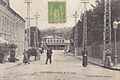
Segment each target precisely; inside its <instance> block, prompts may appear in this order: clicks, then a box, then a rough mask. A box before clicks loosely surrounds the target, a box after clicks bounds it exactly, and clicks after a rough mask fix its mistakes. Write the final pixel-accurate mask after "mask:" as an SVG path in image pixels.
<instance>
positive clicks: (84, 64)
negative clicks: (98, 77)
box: [82, 49, 88, 67]
mask: <svg viewBox="0 0 120 80" xmlns="http://www.w3.org/2000/svg"><path fill="white" fill-rule="evenodd" d="M82 56H83V62H82V66H83V67H87V65H88V64H87V56H88V52H87V50H86V49H85V50H84V51H82Z"/></svg>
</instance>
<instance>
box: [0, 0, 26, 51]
mask: <svg viewBox="0 0 120 80" xmlns="http://www.w3.org/2000/svg"><path fill="white" fill-rule="evenodd" d="M0 37H2V38H4V39H5V40H6V41H8V43H14V44H16V45H17V52H19V53H20V52H23V50H24V40H25V20H24V19H23V18H22V17H21V16H20V15H19V14H17V13H16V12H15V11H14V10H13V9H12V8H11V7H10V5H9V0H0Z"/></svg>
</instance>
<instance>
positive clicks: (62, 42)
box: [42, 36, 70, 50]
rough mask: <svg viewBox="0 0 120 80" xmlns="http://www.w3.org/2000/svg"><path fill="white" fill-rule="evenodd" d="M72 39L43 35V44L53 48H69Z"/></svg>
mask: <svg viewBox="0 0 120 80" xmlns="http://www.w3.org/2000/svg"><path fill="white" fill-rule="evenodd" d="M69 45H70V41H69V40H66V39H64V38H63V37H58V36H46V37H43V41H42V46H43V47H44V48H45V47H51V48H52V49H53V50H69Z"/></svg>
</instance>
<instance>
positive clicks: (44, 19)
mask: <svg viewBox="0 0 120 80" xmlns="http://www.w3.org/2000/svg"><path fill="white" fill-rule="evenodd" d="M48 1H66V5H67V6H66V7H67V22H66V23H64V24H48ZM24 2H25V0H10V6H11V7H12V8H13V9H14V10H15V11H16V12H17V13H18V14H20V15H21V16H22V17H23V18H26V14H27V8H26V7H27V6H26V4H25V3H24ZM94 2H95V0H90V3H89V4H88V6H87V7H88V8H90V7H91V6H90V4H94ZM75 11H78V13H79V14H80V13H81V11H83V4H81V0H32V3H31V18H33V17H34V14H35V13H36V12H38V14H39V15H40V17H39V21H38V22H39V23H38V25H39V28H40V29H45V28H49V27H59V28H60V27H73V26H74V24H75V21H74V18H73V14H74V12H75ZM79 16H80V15H79ZM78 19H79V18H78ZM34 25H35V20H31V26H34Z"/></svg>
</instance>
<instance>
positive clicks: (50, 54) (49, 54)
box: [23, 47, 53, 64]
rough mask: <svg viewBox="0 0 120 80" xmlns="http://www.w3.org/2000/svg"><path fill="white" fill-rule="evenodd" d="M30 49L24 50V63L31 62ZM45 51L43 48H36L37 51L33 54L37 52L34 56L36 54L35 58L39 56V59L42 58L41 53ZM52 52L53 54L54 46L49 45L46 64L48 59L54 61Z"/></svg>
mask: <svg viewBox="0 0 120 80" xmlns="http://www.w3.org/2000/svg"><path fill="white" fill-rule="evenodd" d="M29 53H30V52H29V51H28V50H24V53H23V55H24V58H23V63H25V64H27V63H28V64H30V60H29V59H30V55H29ZM42 53H43V49H36V51H35V53H33V54H35V55H34V56H35V60H36V57H39V60H40V55H41V54H42ZM52 54H53V51H52V48H50V47H48V49H47V53H46V62H45V64H47V63H48V60H49V61H50V64H51V63H52Z"/></svg>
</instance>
